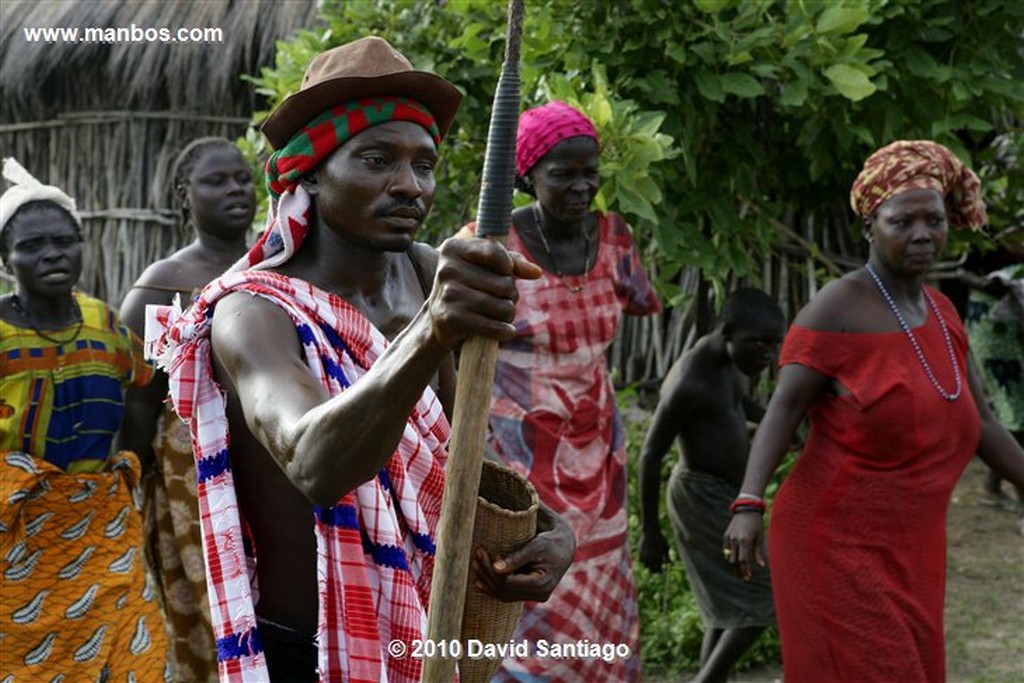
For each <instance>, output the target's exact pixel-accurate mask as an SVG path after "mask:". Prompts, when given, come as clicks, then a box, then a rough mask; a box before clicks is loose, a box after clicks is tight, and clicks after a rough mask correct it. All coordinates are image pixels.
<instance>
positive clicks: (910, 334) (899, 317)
mask: <svg viewBox="0 0 1024 683" xmlns="http://www.w3.org/2000/svg"><path fill="white" fill-rule="evenodd" d="M864 270H866V271H867V273H868V275H870V276H871V279H872V280H874V281H875V286H876V287H878V291H879V292H881V294H882V298H883V299H885V303H887V304H889V308H890V309H891V310H892V313H893V315H894V316H896V322H898V323H899V324H900V327H901V328H903V332H904V333H905V334H906V335H907V338H908V339H909V340H910V345H911V346H913V347H914V353H916V354H917V360H918V361H920V363H921V367H922V368H924V371H925V374H927V375H928V379H930V380H931V382H932V386H934V387H935V389H936V390H937V391H938V392H939V396H941V397H942V398H944V399H946V400H947V401H951V402H952V401H955V400H957V399H958V398H960V394H961V392H962V391H963V382H962V381H961V379H960V366H959V365H957V363H956V355H955V354H954V353H953V342H952V341H951V340H950V338H949V328H947V327H946V321H945V320H944V319H943V317H942V314H941V313H939V307H938V306H936V305H935V302H934V301H933V300H932V297H931V295H930V294H929V293H928V290H927V289H926V290H924V298H925V299H927V300H928V305H929V306H930V307H931V309H932V312H933V313H934V314H935V318H936V319H937V320H938V321H939V327H940V328H941V329H942V337H943V339H945V340H946V350H947V351H949V360H950V362H951V363H952V364H953V377H954V379H955V381H956V388H955V389H954V390H953V392H952V393H950V392H948V391H946V390H945V389H943V388H942V386H941V385H940V384H939V380H938V379H936V377H935V373H934V372H932V367H931V366H930V365H929V364H928V360H927V359H926V358H925V357H924V351H922V350H921V345H920V344H919V343H918V341H917V337H915V336H914V331H913V330H911V329H910V325H908V324H907V321H906V320H904V319H903V314H902V313H900V309H899V308H898V307H897V306H896V302H895V301H894V300H893V298H892V295H891V294H889V290H888V289H886V288H885V285H884V284H882V279H881V278H880V277H878V273H876V272H875V269H874V268H872V267H871V264H870V263H867V264H865V265H864Z"/></svg>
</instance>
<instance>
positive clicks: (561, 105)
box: [516, 101, 599, 176]
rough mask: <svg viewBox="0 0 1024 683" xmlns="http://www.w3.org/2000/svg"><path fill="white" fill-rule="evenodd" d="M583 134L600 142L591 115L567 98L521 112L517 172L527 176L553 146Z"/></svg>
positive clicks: (517, 134)
mask: <svg viewBox="0 0 1024 683" xmlns="http://www.w3.org/2000/svg"><path fill="white" fill-rule="evenodd" d="M580 135H582V136H586V137H588V138H594V141H595V142H599V141H598V139H597V130H595V128H594V124H593V123H591V122H590V119H588V118H587V117H586V116H584V115H583V114H582V113H581V112H580V111H579V110H577V109H575V108H574V107H570V106H569V105H568V104H566V103H565V102H558V101H554V102H551V103H549V104H545V105H543V106H541V107H536V108H534V109H527V110H526V111H524V112H523V113H522V114H521V115H520V116H519V130H518V132H517V133H516V173H518V174H519V175H520V176H525V175H526V174H527V172H528V171H529V170H530V169H531V168H533V166H534V164H536V163H537V162H538V161H540V159H541V157H543V156H544V155H545V154H547V153H548V152H550V151H551V148H552V147H554V146H555V145H557V144H558V143H559V142H561V141H562V140H565V139H567V138H574V137H577V136H580Z"/></svg>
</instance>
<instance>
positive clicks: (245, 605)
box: [150, 38, 574, 681]
mask: <svg viewBox="0 0 1024 683" xmlns="http://www.w3.org/2000/svg"><path fill="white" fill-rule="evenodd" d="M460 97H461V96H460V95H459V93H458V91H457V90H456V89H455V88H454V86H452V85H451V84H450V83H448V82H447V81H445V80H443V79H441V78H439V77H437V76H435V75H432V74H428V73H425V72H421V71H416V70H414V69H413V68H412V65H411V64H410V63H409V62H408V60H406V59H405V57H403V56H402V55H401V54H399V53H398V52H397V51H395V50H394V49H393V48H392V47H391V46H390V45H389V44H388V43H387V42H386V41H384V40H382V39H380V38H364V39H361V40H357V41H355V42H353V43H349V44H347V45H343V46H341V47H338V48H335V49H333V50H330V51H328V52H325V53H323V54H321V55H319V56H317V57H316V58H315V59H314V60H313V62H312V64H310V66H309V68H308V69H307V71H306V75H305V78H304V80H303V85H302V88H301V90H300V91H299V92H298V93H296V94H295V95H293V96H291V97H289V98H288V99H287V100H286V101H285V102H283V103H282V104H281V106H280V107H278V108H277V109H276V110H275V111H274V112H273V113H272V114H271V115H270V117H269V118H268V119H267V121H266V122H265V123H264V126H263V131H264V133H265V134H266V135H267V138H268V139H269V140H270V142H271V144H272V145H273V146H274V148H275V149H276V150H277V151H276V152H275V153H274V155H273V156H272V157H271V158H270V160H269V161H268V163H267V175H268V188H269V190H270V193H271V207H270V209H271V210H270V212H269V214H270V216H269V219H268V226H267V229H266V231H265V233H264V235H263V237H262V238H261V239H260V241H259V242H258V243H257V245H256V246H255V247H254V248H253V249H252V251H251V252H250V253H249V254H248V255H247V256H246V257H245V258H243V259H242V261H240V262H239V263H238V264H236V266H235V267H233V268H232V269H231V270H229V271H228V273H226V274H225V276H224V277H222V278H221V279H219V280H217V281H215V282H213V283H211V284H210V285H209V286H208V287H207V288H206V289H205V290H204V291H203V293H202V294H201V295H200V297H199V298H198V299H197V301H196V303H195V305H193V306H192V307H191V308H190V309H189V310H188V312H186V313H185V314H180V313H175V312H170V311H167V310H162V311H159V312H155V311H154V312H153V315H151V320H150V323H151V324H152V323H163V330H162V334H152V332H154V331H156V330H157V327H156V326H154V327H152V328H151V330H150V331H151V335H150V336H151V339H150V341H151V343H152V349H153V350H154V351H158V352H159V353H160V354H161V355H162V359H163V361H164V363H165V366H166V367H167V368H168V374H169V376H170V387H171V397H172V399H173V401H174V404H175V407H176V409H177V410H178V412H179V414H180V415H181V416H182V417H183V418H185V419H186V420H187V421H189V424H190V429H191V433H192V440H193V447H194V449H195V451H196V459H197V471H198V480H199V486H198V488H199V503H200V513H201V518H202V524H203V533H204V549H205V553H206V561H207V576H208V581H209V585H210V600H211V613H212V617H213V622H214V632H215V635H216V637H217V641H218V658H219V666H220V676H221V680H222V681H226V680H232V681H234V680H238V681H241V680H243V679H244V680H267V679H272V680H287V681H305V680H310V681H312V680H316V679H317V671H318V669H319V673H320V675H321V676H323V680H345V681H350V680H351V681H379V680H385V678H386V680H389V681H416V680H418V679H419V674H420V664H421V662H420V661H419V660H418V659H417V658H415V657H414V656H413V648H414V646H415V643H414V641H416V640H418V639H422V638H424V636H425V634H424V630H425V624H426V609H427V602H428V595H429V589H430V580H431V571H432V568H433V561H434V557H433V555H434V544H435V542H436V538H435V537H434V531H435V529H436V523H437V518H438V515H439V512H440V501H441V492H442V490H443V486H444V463H445V460H446V457H447V454H446V452H445V445H446V441H447V438H448V429H449V428H448V421H447V419H446V412H448V408H449V406H450V404H449V398H450V397H451V396H453V395H454V392H453V381H454V369H453V362H452V353H451V351H452V349H453V348H454V347H456V346H457V345H458V344H459V343H460V342H461V341H462V340H463V339H465V338H466V337H467V336H470V335H485V336H488V337H492V338H495V339H498V340H507V339H510V338H511V337H512V336H513V332H514V330H513V327H512V325H511V322H512V320H513V317H514V312H515V301H516V298H517V293H516V287H515V278H524V277H525V278H535V277H537V275H538V271H537V270H536V269H535V268H534V267H533V266H531V265H529V264H528V263H526V261H525V260H524V259H521V258H519V257H518V255H516V254H509V253H508V252H506V251H505V250H504V249H503V248H501V247H499V246H497V245H494V244H492V243H490V242H487V241H484V240H479V239H466V240H449V241H447V242H445V244H443V245H442V246H441V248H440V250H439V252H435V251H434V250H433V249H431V248H430V247H428V246H426V245H423V244H419V243H416V242H415V234H416V231H417V229H418V228H419V226H420V224H421V222H422V221H423V219H424V217H425V216H426V213H427V211H428V210H429V209H430V206H431V203H432V200H433V195H434V167H435V164H436V163H437V145H438V144H439V142H440V140H441V138H442V137H443V136H444V134H445V133H446V132H447V130H448V127H449V125H450V124H451V120H452V118H453V116H454V114H455V111H456V110H457V108H458V104H459V100H460ZM431 283H432V284H431ZM175 317H176V318H177V319H175ZM541 517H542V523H541V524H540V525H539V526H540V527H541V529H539V533H538V535H537V537H536V538H535V539H534V540H533V541H531V542H530V543H529V544H527V545H526V546H524V547H523V548H521V549H519V550H518V551H516V552H513V553H511V554H510V555H508V556H507V557H504V558H500V559H497V560H496V561H495V562H494V563H488V562H482V563H479V564H480V567H479V569H478V572H479V573H478V580H479V581H480V582H481V583H482V584H483V585H485V586H488V587H490V588H491V589H492V590H493V591H494V592H495V593H496V594H497V595H498V596H499V597H502V598H504V599H510V600H512V599H520V600H522V599H529V600H545V599H546V598H547V597H548V595H549V594H550V592H551V591H552V589H553V588H554V586H555V584H556V583H557V582H558V580H559V578H560V577H561V575H562V573H564V571H565V569H566V567H567V566H568V564H569V562H570V561H571V558H572V552H573V548H574V542H573V539H572V534H571V532H570V531H569V530H568V527H567V525H565V524H564V522H562V521H561V520H560V519H558V518H557V517H554V516H552V515H550V514H542V515H541ZM257 558H258V559H257ZM480 559H484V558H483V557H481V558H480ZM257 570H258V571H257Z"/></svg>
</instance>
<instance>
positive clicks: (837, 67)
mask: <svg viewBox="0 0 1024 683" xmlns="http://www.w3.org/2000/svg"><path fill="white" fill-rule="evenodd" d="M824 74H825V77H826V78H828V80H830V81H831V82H832V85H834V86H835V87H836V90H838V91H839V93H840V94H841V95H842V96H843V97H845V98H847V99H849V100H853V101H854V102H859V101H860V100H863V99H864V98H865V97H869V96H871V95H873V94H874V92H875V91H876V90H878V88H877V87H875V84H874V83H872V82H871V79H869V78H868V77H867V74H865V73H864V72H863V71H861V70H859V69H855V68H853V67H852V66H848V65H846V64H833V65H832V66H830V67H828V68H827V69H825V71H824Z"/></svg>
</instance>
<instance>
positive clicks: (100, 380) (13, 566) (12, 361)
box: [0, 294, 167, 683]
mask: <svg viewBox="0 0 1024 683" xmlns="http://www.w3.org/2000/svg"><path fill="white" fill-rule="evenodd" d="M75 296H76V299H77V301H78V304H79V307H80V309H81V311H82V326H81V328H80V329H79V328H78V326H77V325H73V326H71V327H69V328H67V329H65V330H59V331H56V332H52V333H49V334H48V336H52V338H53V339H56V340H66V341H63V342H55V341H52V340H47V339H44V338H42V337H41V336H40V335H39V334H38V333H36V332H35V331H34V330H31V329H26V328H21V327H15V326H13V325H10V324H8V323H6V322H4V321H0V454H2V460H0V475H2V476H0V501H2V502H0V569H2V574H0V593H2V595H3V599H2V600H0V671H3V672H4V674H5V675H7V674H10V675H11V677H10V678H5V679H4V680H13V681H22V680H24V681H38V680H47V681H48V680H51V679H53V680H57V679H63V678H64V677H67V680H90V681H91V680H111V681H113V680H121V681H123V680H137V681H140V682H142V681H145V682H147V683H148V682H150V681H160V680H163V679H164V669H165V659H166V650H167V643H166V639H165V635H164V624H163V619H162V616H161V615H160V611H159V608H158V606H157V603H156V600H155V599H154V598H155V595H154V591H153V587H152V585H151V584H150V583H149V582H148V577H147V576H146V572H145V569H144V567H143V558H142V542H143V541H142V519H141V516H140V515H139V514H138V500H137V494H138V486H137V484H138V478H139V462H138V459H137V458H136V457H135V456H134V455H132V454H131V453H118V454H116V455H115V456H113V457H110V450H111V446H112V441H113V436H114V433H115V432H116V430H117V428H118V426H119V424H120V422H121V416H122V414H123V411H124V403H123V392H124V388H125V387H126V386H128V385H144V384H146V382H148V381H149V378H150V377H151V370H150V368H149V366H147V365H146V364H145V363H144V362H143V360H142V353H141V345H140V344H139V340H138V339H137V338H136V337H134V335H132V334H131V333H130V332H128V330H126V329H125V327H124V326H123V325H121V323H120V321H119V320H118V319H117V316H115V315H114V313H113V311H111V310H110V308H108V307H107V306H106V305H105V304H103V303H102V302H100V301H97V300H96V299H92V298H89V297H86V296H83V295H80V294H76V295H75Z"/></svg>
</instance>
